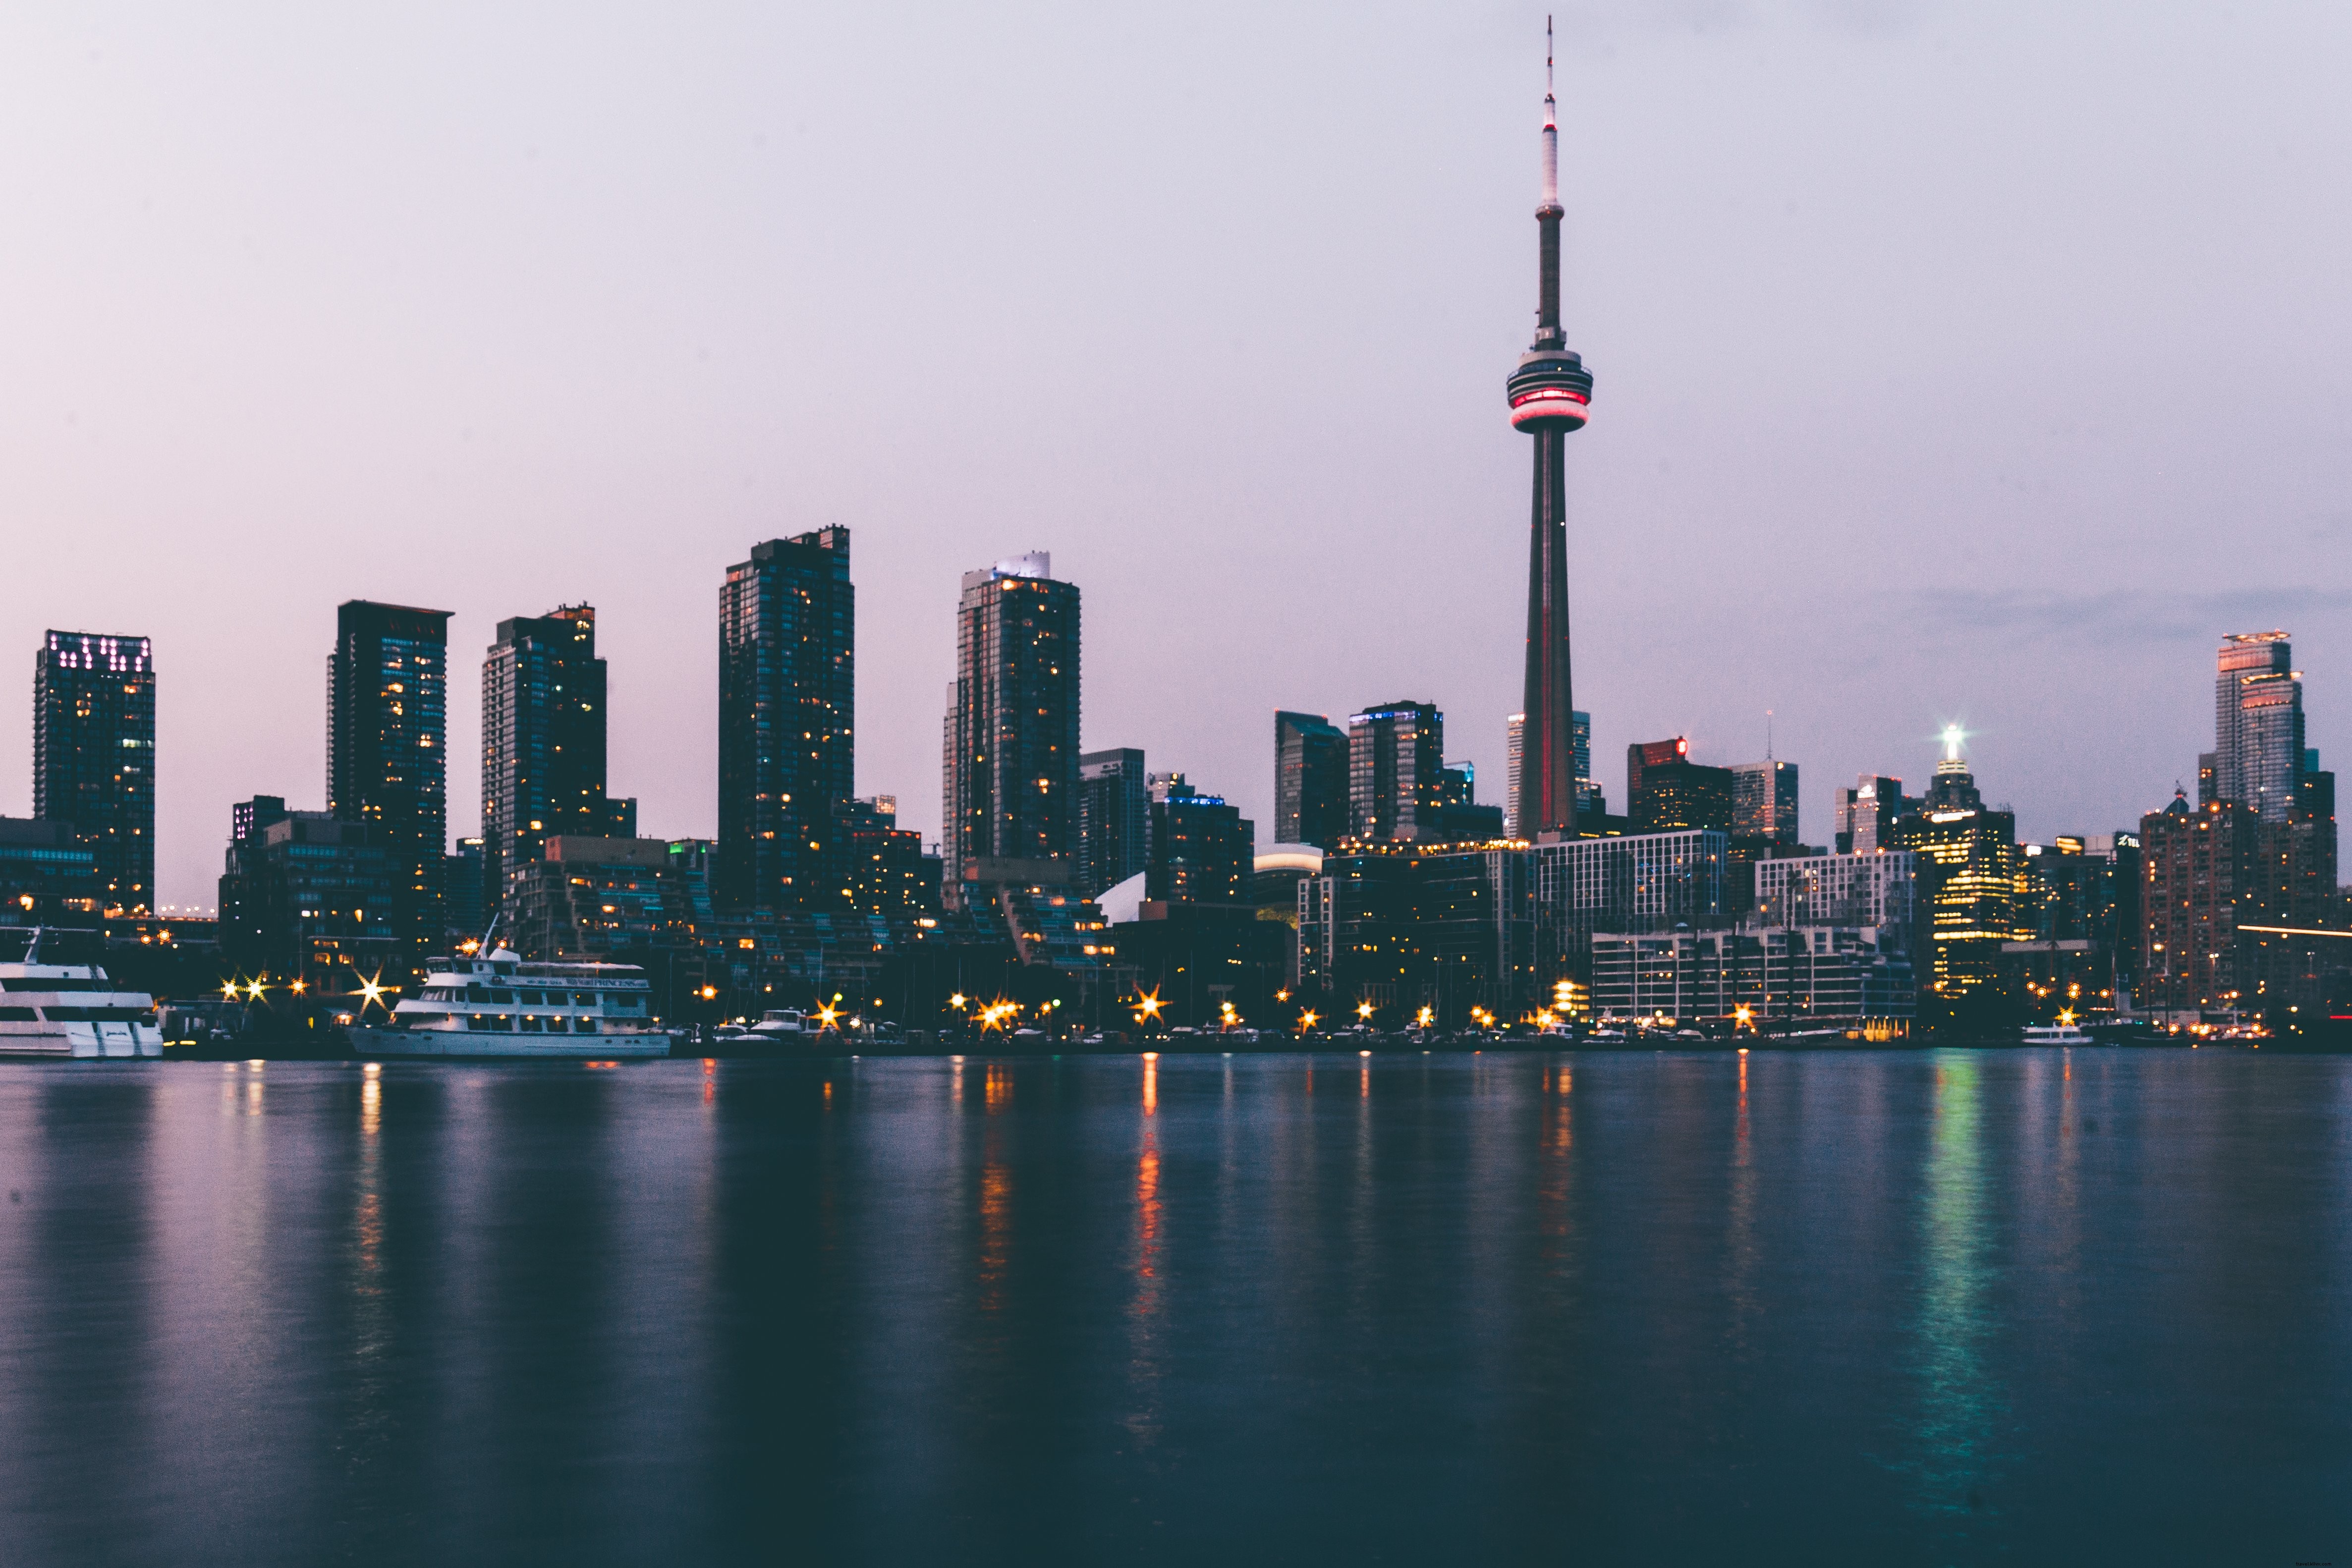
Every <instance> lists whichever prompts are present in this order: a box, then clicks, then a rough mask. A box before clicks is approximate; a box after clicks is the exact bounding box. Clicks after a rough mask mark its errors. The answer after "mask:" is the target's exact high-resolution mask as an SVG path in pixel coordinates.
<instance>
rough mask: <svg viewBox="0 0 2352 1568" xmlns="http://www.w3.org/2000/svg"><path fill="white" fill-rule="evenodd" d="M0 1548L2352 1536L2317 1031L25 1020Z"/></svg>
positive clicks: (2022, 1556) (1253, 1549)
mask: <svg viewBox="0 0 2352 1568" xmlns="http://www.w3.org/2000/svg"><path fill="white" fill-rule="evenodd" d="M0 1184H5V1187H6V1189H7V1192H8V1197H7V1201H6V1204H5V1206H0V1561H5V1562H6V1563H10V1564H17V1565H22V1564H46V1563H321V1562H333V1561H357V1562H384V1563H425V1562H488V1561H496V1562H547V1563H653V1562H678V1563H733V1562H747V1563H750V1562H761V1563H764V1562H776V1563H827V1562H875V1563H991V1562H1001V1563H1015V1562H1017V1563H1057V1562H1083V1563H1093V1562H1113V1561H1130V1560H1140V1561H1161V1562H1179V1561H1210V1560H1216V1561H1223V1562H1269V1563H1271V1562H1294V1563H1335V1562H1337V1563H1350V1562H1352V1563H1457V1562H1496V1563H1519V1562H1547V1563H1625V1562H1633V1561H1651V1562H1674V1561H1700V1560H1711V1561H1720V1562H1755V1561H1860V1560H1872V1561H1881V1562H1887V1563H1945V1562H1948V1563H1978V1562H1992V1561H2014V1562H2061V1561H2066V1562H2093V1561H2099V1562H2135V1563H2169V1562H2179V1563H2219V1562H2233V1563H2234V1562H2246V1563H2294V1562H2297V1561H2311V1560H2325V1559H2328V1558H2331V1557H2333V1558H2335V1559H2336V1560H2337V1561H2339V1562H2342V1561H2352V1397H2347V1396H2352V1289H2347V1287H2352V1201H2347V1200H2352V1192H2347V1185H2352V1063H2347V1062H2346V1061H2344V1060H2341V1059H2312V1058H2303V1059H2297V1058H2280V1059H2272V1058H2267V1057H2258V1056H2251V1055H2244V1054H2236V1053H2224V1052H2219V1051H2200V1052H2193V1053H2192V1052H2187V1051H2167V1052H2119V1051H2114V1050H2105V1051H2084V1050H2078V1051H2074V1052H2073V1053H2071V1054H2069V1053H2064V1052H2051V1053H2039V1052H2002V1053H1957V1052H1955V1053H1888V1054H1864V1055H1855V1056H1828V1055H1765V1054H1760V1053H1759V1054H1758V1055H1756V1056H1753V1057H1749V1058H1745V1061H1744V1062H1743V1061H1742V1059H1741V1058H1733V1057H1724V1056H1675V1055H1659V1056H1650V1055H1625V1056H1592V1055H1582V1056H1566V1055H1563V1056H1558V1057H1540V1056H1495V1055H1490V1056H1472V1057H1463V1056H1432V1057H1422V1056H1399V1057H1383V1058H1373V1059H1370V1060H1369V1061H1359V1060H1358V1059H1357V1058H1332V1057H1323V1058H1303V1057H1289V1058H1281V1057H1277V1058H1232V1059H1220V1058H1214V1057H1206V1058H1162V1059H1160V1060H1159V1061H1157V1062H1147V1061H1143V1060H1140V1059H1138V1058H1100V1059H1070V1060H1063V1061H1051V1060H1042V1059H1024V1060H1018V1061H1012V1062H989V1061H985V1060H983V1059H982V1058H969V1059H967V1060H966V1061H964V1062H962V1063H961V1064H959V1063H953V1062H950V1061H946V1060H868V1061H864V1062H855V1063H853V1062H840V1063H834V1064H810V1063H796V1064H745V1063H720V1064H716V1065H706V1064H703V1063H699V1062H665V1063H655V1064H646V1065H641V1066H633V1067H629V1068H623V1069H620V1070H589V1069H583V1068H557V1067H551V1066H543V1065H534V1066H518V1067H513V1068H430V1067H423V1066H394V1067H387V1068H385V1069H384V1070H383V1072H382V1074H381V1076H371V1075H368V1074H366V1073H364V1072H363V1071H362V1069H361V1068H357V1067H353V1066H341V1065H334V1064H307V1063H272V1064H270V1065H269V1066H268V1067H267V1068H247V1067H246V1066H245V1065H243V1064H236V1065H233V1066H229V1067H223V1066H221V1065H219V1064H195V1063H166V1064H160V1065H154V1066H148V1067H143V1068H142V1067H138V1066H135V1065H125V1066H121V1067H110V1066H106V1065H100V1064H81V1065H71V1066H68V1065H65V1064H58V1065H54V1066H51V1065H42V1066H34V1065H12V1066H8V1067H6V1068H0Z"/></svg>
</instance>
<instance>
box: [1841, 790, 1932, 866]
mask: <svg viewBox="0 0 2352 1568" xmlns="http://www.w3.org/2000/svg"><path fill="white" fill-rule="evenodd" d="M1917 805H1918V803H1917V802H1916V801H1914V800H1912V799H1910V798H1909V797H1907V796H1906V795H1904V793H1903V781H1902V780H1901V779H1893V778H1886V777H1883V776H1882V775H1880V774H1877V773H1864V774H1863V775H1862V776H1861V777H1860V778H1858V779H1856V780H1855V781H1854V786H1853V788H1852V789H1842V790H1840V791H1838V792H1837V802H1836V805H1835V808H1834V813H1833V815H1832V818H1831V822H1830V830H1831V839H1830V844H1831V847H1832V853H1835V854H1839V855H1871V854H1875V853H1876V852H1877V851H1879V850H1881V849H1884V848H1885V847H1887V843H1888V839H1887V834H1888V831H1889V830H1890V829H1892V828H1893V827H1894V826H1895V819H1896V818H1897V817H1900V816H1903V815H1904V814H1905V813H1906V812H1907V811H1911V810H1915V809H1916V807H1917Z"/></svg>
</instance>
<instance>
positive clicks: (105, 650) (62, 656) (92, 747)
mask: <svg viewBox="0 0 2352 1568" xmlns="http://www.w3.org/2000/svg"><path fill="white" fill-rule="evenodd" d="M33 815H34V816H36V817H39V818H47V819H50V820H54V821H60V822H68V823H71V824H72V825H73V836H74V841H75V842H76V843H78V844H79V845H80V846H81V847H84V848H86V849H88V850H89V853H90V858H91V860H92V862H93V864H94V865H95V867H96V869H97V873H98V900H99V903H100V906H101V907H102V908H103V909H104V910H106V911H107V912H110V913H121V914H137V915H143V914H147V913H150V912H151V911H152V908H153V905H154V900H155V660H154V649H153V647H152V645H151V644H150V643H149V642H148V640H147V639H146V638H145V637H104V636H99V635H96V634H93V633H89V632H58V631H53V632H51V633H49V634H48V636H47V637H46V638H45V639H43V641H42V644H41V651H40V653H39V655H38V656H37V658H35V660H34V663H33Z"/></svg>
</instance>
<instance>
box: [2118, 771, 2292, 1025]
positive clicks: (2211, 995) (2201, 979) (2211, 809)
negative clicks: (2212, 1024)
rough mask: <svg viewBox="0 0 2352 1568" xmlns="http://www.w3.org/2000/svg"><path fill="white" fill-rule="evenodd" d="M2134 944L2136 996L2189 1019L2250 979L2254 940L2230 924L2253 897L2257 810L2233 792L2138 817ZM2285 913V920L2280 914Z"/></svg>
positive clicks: (2152, 1009)
mask: <svg viewBox="0 0 2352 1568" xmlns="http://www.w3.org/2000/svg"><path fill="white" fill-rule="evenodd" d="M2139 837H2140V865H2141V881H2140V911H2141V921H2140V923H2141V948H2140V958H2139V983H2138V986H2137V991H2136V993H2135V995H2134V1002H2135V1005H2137V1008H2138V1010H2140V1011H2142V1012H2149V1013H2158V1014H2172V1015H2175V1016H2176V1017H2180V1018H2185V1019H2186V1021H2189V1022H2194V1021H2195V1017H2194V1015H2197V1014H2199V1013H2201V1012H2204V1011H2208V1010H2210V1011H2225V1010H2235V1009H2236V1008H2237V1007H2238V1006H2239V1005H2241V1003H2242V1001H2243V1000H2245V998H2246V996H2247V995H2248V994H2249V993H2251V992H2252V990H2253V989H2254V987H2255V984H2256V975H2257V965H2256V963H2255V959H2256V952H2255V948H2254V943H2253V942H2252V937H2251V936H2250V935H2242V934H2241V933H2240V931H2239V930H2238V927H2239V925H2240V924H2241V923H2242V922H2243V923H2262V922H2259V921H2248V920H2247V919H2246V916H2247V913H2248V912H2249V910H2251V909H2252V908H2253V907H2254V906H2255V905H2256V899H2255V890H2256V889H2257V887H2258V886H2259V884H2260V880H2261V875H2262V870H2263V858H2262V844H2261V838H2262V819H2261V818H2260V817H2258V816H2255V815H2254V813H2253V811H2252V809H2251V808H2249V807H2248V806H2246V805H2242V804H2241V803H2239V802H2237V801H2234V800H2219V801H2214V802H2211V803H2210V804H2209V805H2201V806H2197V807H2193V808H2192V807H2191V806H2190V805H2189V802H2188V799H2187V797H2186V796H2184V795H2178V794H2176V795H2175V796H2174V797H2173V802H2172V804H2171V805H2168V806H2167V807H2165V808H2164V809H2163V810H2162V811H2156V812H2150V813H2149V814H2148V815H2147V816H2143V817H2141V818H2140V824H2139ZM2282 923H2283V922H2282Z"/></svg>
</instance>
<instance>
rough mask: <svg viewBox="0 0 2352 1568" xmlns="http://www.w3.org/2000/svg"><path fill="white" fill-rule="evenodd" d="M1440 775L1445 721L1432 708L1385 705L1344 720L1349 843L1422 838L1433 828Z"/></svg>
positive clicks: (1441, 785)
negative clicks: (1346, 742)
mask: <svg viewBox="0 0 2352 1568" xmlns="http://www.w3.org/2000/svg"><path fill="white" fill-rule="evenodd" d="M1444 772H1445V716H1444V714H1442V713H1440V712H1439V711H1438V710H1437V706H1436V704H1434V703H1431V702H1387V703H1382V704H1381V705H1379V706H1377V707H1373V708H1368V709H1366V710H1364V711H1363V712H1361V713H1351V714H1349V717H1348V811H1349V826H1350V833H1349V837H1354V838H1357V839H1360V840H1363V841H1364V842H1367V843H1376V844H1392V843H1393V844H1404V843H1412V842H1413V841H1415V840H1416V839H1419V838H1422V837H1426V835H1427V833H1428V832H1429V831H1430V830H1431V829H1433V827H1434V826H1435V822H1434V814H1435V813H1436V811H1437V808H1438V806H1439V804H1440V802H1441V799H1442V797H1443V794H1444ZM1326 847H1328V846H1326Z"/></svg>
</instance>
